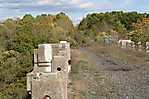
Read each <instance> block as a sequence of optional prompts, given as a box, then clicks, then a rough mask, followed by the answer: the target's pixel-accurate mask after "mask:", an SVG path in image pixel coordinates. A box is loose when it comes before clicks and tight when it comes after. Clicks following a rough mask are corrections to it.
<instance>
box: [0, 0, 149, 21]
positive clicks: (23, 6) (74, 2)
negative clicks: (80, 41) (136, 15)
mask: <svg viewBox="0 0 149 99" xmlns="http://www.w3.org/2000/svg"><path fill="white" fill-rule="evenodd" d="M120 10H122V11H126V12H130V11H137V12H141V13H144V12H146V13H149V0H0V20H5V19H7V18H17V17H22V16H23V15H25V14H32V15H33V16H36V15H40V14H57V13H59V12H65V13H66V14H67V15H69V17H70V18H71V19H72V20H73V22H74V23H79V21H80V20H81V19H82V18H83V17H85V16H86V15H87V14H89V13H94V12H107V11H108V12H110V11H120Z"/></svg>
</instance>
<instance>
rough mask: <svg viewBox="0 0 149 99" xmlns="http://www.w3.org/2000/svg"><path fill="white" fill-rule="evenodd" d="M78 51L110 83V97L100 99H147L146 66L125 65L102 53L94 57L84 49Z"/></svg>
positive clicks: (148, 95)
mask: <svg viewBox="0 0 149 99" xmlns="http://www.w3.org/2000/svg"><path fill="white" fill-rule="evenodd" d="M80 51H81V53H82V54H84V55H86V56H87V59H88V60H90V61H91V62H93V63H95V65H96V66H97V68H96V69H97V70H98V71H99V72H102V76H104V77H106V79H108V81H109V82H110V86H109V88H111V89H109V88H108V90H109V91H107V92H110V93H109V94H110V97H109V96H108V97H106V96H103V97H102V99H149V70H148V69H147V68H146V66H144V65H141V64H129V63H125V62H123V61H120V60H117V59H115V58H113V57H112V56H110V55H105V54H102V53H101V54H100V55H99V54H98V55H96V54H95V53H94V52H92V51H90V50H89V49H86V48H81V49H80ZM90 76H92V75H90ZM99 80H100V79H99ZM98 84H99V83H97V85H96V86H97V87H98ZM104 86H105V85H104ZM99 94H100V91H99ZM94 99H101V97H96V98H94Z"/></svg>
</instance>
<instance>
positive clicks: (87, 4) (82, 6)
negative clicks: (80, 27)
mask: <svg viewBox="0 0 149 99" xmlns="http://www.w3.org/2000/svg"><path fill="white" fill-rule="evenodd" d="M94 5H95V4H94V3H91V2H87V3H81V4H80V5H79V7H80V8H93V7H94Z"/></svg>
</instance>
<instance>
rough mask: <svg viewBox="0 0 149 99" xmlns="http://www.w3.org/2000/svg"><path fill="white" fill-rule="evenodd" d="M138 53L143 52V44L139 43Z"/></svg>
mask: <svg viewBox="0 0 149 99" xmlns="http://www.w3.org/2000/svg"><path fill="white" fill-rule="evenodd" d="M138 51H142V43H141V42H138Z"/></svg>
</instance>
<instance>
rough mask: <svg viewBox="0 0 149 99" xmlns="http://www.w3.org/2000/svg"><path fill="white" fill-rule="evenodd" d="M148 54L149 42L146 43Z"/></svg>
mask: <svg viewBox="0 0 149 99" xmlns="http://www.w3.org/2000/svg"><path fill="white" fill-rule="evenodd" d="M146 52H147V53H148V52H149V42H146Z"/></svg>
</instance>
